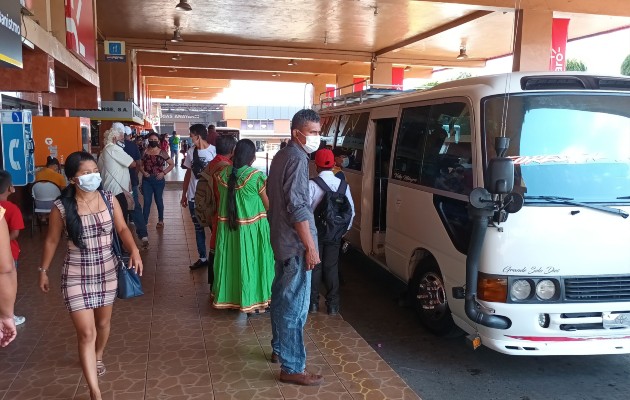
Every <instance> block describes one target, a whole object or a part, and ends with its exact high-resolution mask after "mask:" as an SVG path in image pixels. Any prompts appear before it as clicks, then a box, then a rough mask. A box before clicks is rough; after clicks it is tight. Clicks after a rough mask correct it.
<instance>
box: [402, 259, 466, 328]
mask: <svg viewBox="0 0 630 400" xmlns="http://www.w3.org/2000/svg"><path fill="white" fill-rule="evenodd" d="M410 289H411V292H412V295H413V298H412V300H413V301H412V304H413V307H414V309H415V311H416V313H417V314H418V318H419V319H420V322H421V323H422V325H424V326H425V327H426V328H427V329H428V330H429V331H431V332H432V333H433V334H435V335H438V336H447V335H450V334H453V333H454V332H455V331H456V330H457V327H456V326H455V323H454V322H453V317H452V315H451V309H450V308H449V306H448V300H447V297H446V286H445V285H444V279H443V278H442V274H441V273H440V269H439V267H438V266H437V263H436V262H435V260H425V261H423V262H422V263H421V264H420V265H419V266H418V268H417V269H416V271H415V274H414V278H413V280H412V282H411V288H410Z"/></svg>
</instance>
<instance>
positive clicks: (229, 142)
mask: <svg viewBox="0 0 630 400" xmlns="http://www.w3.org/2000/svg"><path fill="white" fill-rule="evenodd" d="M216 144H217V145H216V149H217V155H216V157H214V158H213V159H212V161H210V163H209V164H208V166H207V167H206V169H205V170H204V171H203V172H202V173H201V177H200V178H199V182H197V189H196V191H195V214H196V216H197V221H198V222H199V225H201V226H203V227H206V226H207V227H210V228H211V230H212V236H211V237H210V254H209V257H208V264H209V268H208V283H209V284H210V286H212V284H213V283H214V271H213V265H214V249H215V245H216V241H217V224H218V218H219V213H218V211H219V187H218V186H217V181H216V180H215V179H214V178H215V176H216V175H217V174H219V173H220V172H221V171H222V170H223V168H225V167H227V166H229V165H232V153H233V152H234V147H235V146H236V138H235V137H234V136H232V135H223V136H219V137H218V138H217V140H216Z"/></svg>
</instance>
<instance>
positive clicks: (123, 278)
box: [100, 192, 144, 299]
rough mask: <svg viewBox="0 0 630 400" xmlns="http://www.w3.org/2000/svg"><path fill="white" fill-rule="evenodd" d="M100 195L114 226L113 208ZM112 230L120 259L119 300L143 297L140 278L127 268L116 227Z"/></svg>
mask: <svg viewBox="0 0 630 400" xmlns="http://www.w3.org/2000/svg"><path fill="white" fill-rule="evenodd" d="M100 193H101V197H102V198H103V201H104V202H105V205H106V206H107V209H108V210H109V215H111V218H112V225H114V212H113V211H112V208H111V206H110V204H109V202H108V201H107V199H106V198H105V195H104V194H103V192H100ZM112 230H113V237H112V248H113V250H114V256H116V258H117V259H118V266H117V268H116V275H117V276H118V290H117V291H116V296H117V297H118V298H119V299H130V298H132V297H138V296H142V295H143V294H144V292H143V291H142V283H141V282H140V276H138V274H137V273H136V270H135V269H129V268H128V267H127V264H126V263H125V259H124V258H123V255H122V249H121V248H120V241H119V240H118V232H116V226H115V225H114V226H113V227H112Z"/></svg>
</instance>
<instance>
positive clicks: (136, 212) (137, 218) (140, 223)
mask: <svg viewBox="0 0 630 400" xmlns="http://www.w3.org/2000/svg"><path fill="white" fill-rule="evenodd" d="M131 192H132V194H133V204H134V209H133V211H132V212H131V219H132V220H133V224H134V225H135V226H136V233H137V234H138V237H139V238H140V239H142V238H143V237H148V236H149V233H148V232H147V223H146V221H145V220H144V215H143V214H142V207H140V200H139V199H138V186H132V188H131Z"/></svg>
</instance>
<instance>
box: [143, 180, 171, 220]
mask: <svg viewBox="0 0 630 400" xmlns="http://www.w3.org/2000/svg"><path fill="white" fill-rule="evenodd" d="M165 186H166V181H165V180H164V179H158V178H156V177H155V176H150V177H148V178H146V177H143V178H142V195H143V196H144V222H145V223H146V224H148V223H149V214H150V213H151V203H152V202H153V198H154V197H155V205H156V206H157V209H158V221H164V198H163V194H164V187H165Z"/></svg>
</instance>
